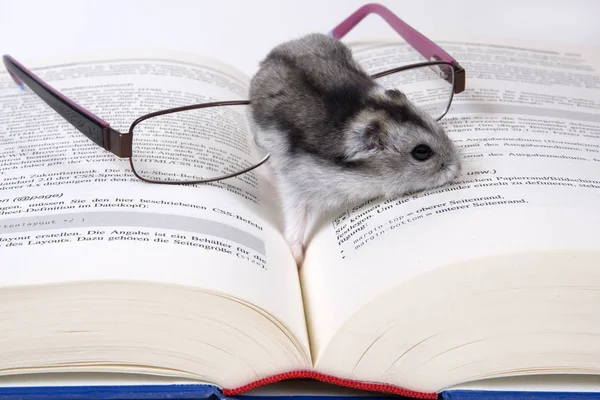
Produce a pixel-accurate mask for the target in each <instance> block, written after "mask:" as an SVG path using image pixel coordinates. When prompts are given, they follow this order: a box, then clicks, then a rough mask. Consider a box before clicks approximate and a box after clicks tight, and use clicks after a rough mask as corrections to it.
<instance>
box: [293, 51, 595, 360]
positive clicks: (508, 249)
mask: <svg viewBox="0 0 600 400" xmlns="http://www.w3.org/2000/svg"><path fill="white" fill-rule="evenodd" d="M440 45H441V46H442V47H443V48H444V49H445V50H446V51H447V52H448V53H449V54H451V55H452V56H454V57H455V58H456V59H457V60H458V62H459V63H460V64H461V65H462V66H463V67H464V68H465V69H466V77H467V79H466V88H467V89H466V90H465V91H464V92H463V93H459V94H457V95H455V97H454V101H453V103H452V107H451V109H450V111H449V113H448V114H447V115H446V116H445V117H444V118H443V119H442V121H441V123H442V125H443V126H444V127H445V128H446V129H447V132H448V133H449V135H450V136H451V137H452V139H453V140H454V141H455V142H456V143H457V145H458V146H459V147H460V149H461V152H462V159H463V172H462V175H461V177H460V178H459V179H458V180H457V181H456V182H454V183H452V184H451V185H448V186H446V187H443V188H436V189H432V190H428V191H425V192H420V193H412V194H408V195H406V196H403V197H400V198H396V199H390V200H383V199H373V200H372V201H368V202H365V203H364V204H359V205H357V206H356V207H353V208H350V209H348V210H345V211H343V212H341V213H339V214H338V215H336V216H334V218H332V219H330V220H329V219H328V220H324V221H321V222H320V223H319V224H317V230H316V233H315V234H314V237H313V239H312V241H311V243H310V244H309V246H308V250H307V256H306V263H305V265H304V267H303V269H302V271H301V273H302V281H303V287H304V288H305V292H304V295H305V299H306V300H305V301H306V303H307V310H308V311H307V315H308V318H309V331H310V338H311V346H312V351H313V357H314V358H315V362H316V366H317V368H318V367H319V356H320V355H322V353H323V351H324V350H325V349H326V347H327V345H328V342H329V341H330V340H331V339H332V337H333V336H334V334H335V333H336V331H337V330H338V329H339V328H340V327H341V326H342V324H344V322H345V321H347V320H348V319H349V318H350V317H351V316H352V315H353V314H354V313H355V312H356V311H357V310H358V309H359V308H360V307H361V306H363V305H365V304H367V303H368V302H369V301H370V300H372V299H373V298H374V297H376V296H378V295H382V294H384V293H386V292H388V291H389V290H391V289H392V288H394V287H397V286H398V285H400V284H402V283H403V282H407V281H409V280H410V279H411V277H415V276H416V275H419V274H422V273H424V272H426V271H429V270H432V269H434V268H439V267H443V266H444V265H450V264H452V263H460V262H466V261H468V260H473V259H478V258H485V257H490V256H495V255H502V254H516V253H519V252H528V251H535V252H543V251H545V250H550V249H553V248H561V249H568V250H572V251H577V250H584V249H585V250H594V251H600V241H598V237H600V209H599V207H598V204H600V68H599V66H600V63H598V60H599V58H598V52H597V50H596V51H595V52H591V51H589V52H586V51H585V50H582V51H579V50H575V49H567V50H556V49H546V50H544V49H539V48H533V47H528V46H524V45H491V44H477V43H467V42H449V41H448V42H440ZM354 52H355V56H356V57H357V59H358V60H359V61H360V62H361V63H362V64H363V65H365V68H366V69H367V70H368V71H369V72H372V73H374V72H376V71H380V70H386V69H389V68H392V67H395V66H398V65H404V64H409V63H411V62H415V61H417V60H418V58H416V57H415V55H414V51H412V50H411V49H409V48H408V46H406V45H405V44H400V45H391V44H390V43H379V44H361V45H359V46H356V47H354ZM465 278H467V277H465ZM432 296H435V293H432ZM415 307H418V305H415Z"/></svg>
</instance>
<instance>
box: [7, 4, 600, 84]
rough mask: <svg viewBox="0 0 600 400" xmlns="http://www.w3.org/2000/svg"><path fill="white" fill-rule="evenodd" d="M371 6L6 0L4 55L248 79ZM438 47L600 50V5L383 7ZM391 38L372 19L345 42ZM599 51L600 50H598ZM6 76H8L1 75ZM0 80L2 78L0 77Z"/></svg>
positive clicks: (388, 31)
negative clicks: (265, 62)
mask: <svg viewBox="0 0 600 400" xmlns="http://www.w3.org/2000/svg"><path fill="white" fill-rule="evenodd" d="M365 3H366V1H359V0H347V1H342V0H336V1H326V0H294V1H285V0H280V1H275V0H270V1H267V0H259V1H244V0H220V1H206V0H204V1H200V0H197V1H191V0H188V1H183V0H160V1H159V0H151V1H150V0H148V1H128V0H120V1H116V0H102V1H96V0H95V1H85V0H78V1H75V0H72V1H66V0H52V1H42V0H37V1H25V0H23V1H17V0H0V54H10V55H12V56H13V57H15V58H16V59H17V60H20V61H22V62H24V63H25V62H26V61H27V60H28V59H32V58H42V57H45V56H56V55H62V54H66V53H71V52H82V51H84V52H88V51H96V50H110V49H129V48H135V49H153V48H154V49H156V48H163V49H171V50H183V51H187V52H193V53H199V54H202V55H206V56H209V57H212V58H217V59H219V60H221V61H224V62H227V63H231V64H232V65H234V66H235V67H237V68H239V69H241V70H242V71H243V72H245V73H247V74H252V73H254V72H255V71H256V70H257V68H258V62H259V61H260V60H261V58H262V57H264V56H265V55H266V53H267V52H268V51H269V50H270V49H271V47H273V46H274V45H276V44H278V43H279V42H282V41H285V40H288V39H291V38H294V37H298V36H301V35H303V34H305V33H309V32H323V33H327V32H328V31H329V30H331V29H332V28H333V27H334V26H335V25H337V24H338V23H339V22H340V21H341V20H343V19H344V18H345V17H347V16H348V15H350V14H351V13H352V12H353V11H354V10H356V9H357V8H358V7H360V6H361V5H363V4H365ZM381 3H382V4H384V5H386V6H387V7H388V8H390V9H391V10H392V11H393V12H394V13H396V15H398V16H399V17H400V18H402V19H404V20H405V21H406V22H407V23H409V24H410V25H412V26H413V27H414V28H415V29H417V30H418V31H420V32H421V33H423V34H425V35H426V36H430V37H431V38H432V39H434V38H444V37H445V36H455V35H460V36H461V37H464V36H467V37H471V38H473V39H476V38H477V36H478V35H484V36H504V37H511V38H523V39H533V40H541V41H554V42H561V43H566V44H580V45H595V46H598V48H599V49H600V1H595V0H568V1H554V0H545V1H544V0H542V1H533V0H502V1H497V0H495V1H484V0H462V1H459V0H447V1H443V0H442V1H440V0H437V1H436V0H423V1H421V0H396V1H385V0H382V1H381ZM385 36H395V32H394V31H392V30H391V29H390V28H389V27H387V25H386V24H385V22H384V21H383V20H381V19H380V18H379V17H377V16H370V17H367V18H366V19H365V20H363V22H362V23H361V24H360V25H359V26H358V27H357V28H355V30H353V31H351V32H350V34H349V35H348V36H347V38H348V39H349V40H352V39H371V38H376V37H385ZM599 51H600V50H599ZM2 72H3V71H2ZM0 73H1V72H0Z"/></svg>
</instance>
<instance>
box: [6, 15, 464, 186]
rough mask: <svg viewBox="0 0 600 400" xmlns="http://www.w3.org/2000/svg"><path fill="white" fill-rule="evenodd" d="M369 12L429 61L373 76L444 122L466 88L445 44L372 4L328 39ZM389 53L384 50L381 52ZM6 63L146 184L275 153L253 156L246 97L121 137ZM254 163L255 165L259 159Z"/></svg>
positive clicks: (237, 172) (220, 170)
mask: <svg viewBox="0 0 600 400" xmlns="http://www.w3.org/2000/svg"><path fill="white" fill-rule="evenodd" d="M369 14H377V15H379V16H380V17H382V18H383V19H384V20H385V21H386V22H387V23H388V24H389V25H390V26H391V27H392V28H393V29H394V30H395V31H396V32H397V33H398V34H399V35H400V36H401V37H402V38H403V39H404V40H405V41H406V43H408V44H409V45H410V46H412V48H413V49H414V50H416V51H417V52H418V53H419V54H420V57H423V58H424V59H425V60H427V61H423V62H417V63H411V64H409V65H404V66H399V67H395V68H391V69H386V70H385V71H382V72H378V73H375V74H373V75H371V76H372V77H373V78H374V79H376V80H377V82H378V83H379V84H380V85H381V86H383V87H384V88H385V89H398V90H400V91H401V92H403V93H404V94H405V95H406V96H407V98H408V99H409V100H411V101H412V102H413V103H415V104H416V105H417V106H419V107H421V108H422V109H423V110H425V111H426V112H428V113H429V114H430V115H431V116H432V117H433V118H435V119H436V120H440V119H441V118H443V117H444V115H446V113H447V112H448V110H449V109H450V105H451V103H452V99H453V96H454V94H455V93H460V92H462V91H463V90H464V88H465V70H464V69H463V68H462V67H461V66H460V65H459V64H458V62H457V61H456V60H455V59H454V58H452V57H451V56H450V55H449V54H448V53H446V52H445V51H444V50H442V49H441V48H440V47H439V46H438V45H436V44H435V43H433V42H432V41H431V40H429V39H427V38H426V37H425V36H423V35H422V34H420V33H419V32H417V31H416V30H415V29H413V28H412V27H410V26H409V25H408V24H406V23H405V22H403V21H402V20H401V19H400V18H398V17H397V16H396V15H394V14H393V13H392V12H391V11H390V10H389V9H387V8H385V7H384V6H382V5H379V4H367V5H365V6H363V7H361V8H359V9H358V10H357V11H355V12H354V13H353V14H352V15H350V16H349V17H348V18H346V19H345V20H344V21H342V22H341V23H340V24H339V25H338V26H336V27H335V29H333V30H332V31H331V32H330V33H329V35H330V36H331V37H333V38H336V39H342V38H343V37H344V36H345V35H346V34H347V33H348V32H349V31H350V30H352V29H353V28H354V27H355V26H356V25H358V23H360V22H361V21H362V20H363V19H364V18H365V17H366V16H368V15H369ZM382 51H383V52H384V53H385V52H386V51H387V50H386V48H385V46H384V47H383V48H382ZM3 61H4V64H5V66H6V68H7V70H8V72H9V73H10V75H11V76H12V78H13V79H14V81H15V82H16V83H17V84H18V85H19V86H21V87H22V88H24V85H27V86H28V87H29V88H30V89H31V90H32V91H33V92H34V93H36V94H37V95H38V96H39V97H40V98H41V99H42V100H43V101H45V102H46V103H47V104H48V105H49V106H50V107H52V108H53V109H54V110H55V111H56V112H57V113H58V114H60V115H61V116H62V117H63V118H64V119H65V120H66V121H67V122H69V123H70V124H72V125H73V126H74V127H75V128H77V129H78V130H79V131H80V132H81V133H83V134H84V135H85V136H87V137H88V138H89V139H90V140H92V141H93V142H94V143H96V144H97V145H98V146H100V147H102V148H104V149H105V150H108V151H110V152H111V153H113V154H115V155H116V156H118V157H121V158H129V163H130V165H131V169H132V171H133V173H134V174H135V176H136V177H137V178H139V179H141V180H143V181H145V182H149V183H162V184H195V183H207V182H214V181H219V180H223V179H228V178H231V177H236V176H237V177H240V179H250V178H249V177H247V176H242V175H243V174H245V173H247V172H249V171H252V170H254V169H255V168H257V167H259V166H260V165H262V164H264V163H265V162H266V161H267V160H268V158H269V155H268V154H266V155H264V156H256V155H255V154H250V153H251V151H249V148H250V147H249V140H250V136H249V135H248V132H249V123H248V113H249V110H248V109H247V108H248V106H249V104H250V102H249V101H247V100H236V101H219V102H211V103H204V104H194V105H189V106H184V107H176V108H170V109H165V110H160V111H156V112H152V113H149V114H146V115H142V116H141V117H139V118H138V119H136V120H135V121H133V123H132V124H131V126H130V127H129V132H126V133H121V132H118V131H116V130H115V129H113V128H111V127H110V125H109V124H108V123H107V122H105V121H104V120H102V119H101V118H99V117H97V116H96V115H94V114H92V113H91V112H89V111H87V110H86V109H84V108H83V107H82V106H80V105H78V104H76V103H75V102H73V101H72V100H70V99H68V98H66V97H65V96H63V95H62V94H61V93H59V92H58V91H57V90H55V89H54V88H52V87H50V85H48V84H47V83H45V82H43V81H42V80H41V79H40V78H39V77H37V76H36V75H35V74H33V73H32V72H31V71H29V70H28V69H27V68H25V67H24V66H23V65H21V64H20V63H19V62H17V61H16V60H15V59H14V58H12V57H11V56H9V55H4V56H3ZM253 158H254V160H253Z"/></svg>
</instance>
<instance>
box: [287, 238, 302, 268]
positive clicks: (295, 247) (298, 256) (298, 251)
mask: <svg viewBox="0 0 600 400" xmlns="http://www.w3.org/2000/svg"><path fill="white" fill-rule="evenodd" d="M290 249H291V250H292V255H293V256H294V260H296V266H297V267H298V268H300V267H301V266H302V263H303V262H304V246H303V245H302V243H299V242H295V243H292V245H291V246H290Z"/></svg>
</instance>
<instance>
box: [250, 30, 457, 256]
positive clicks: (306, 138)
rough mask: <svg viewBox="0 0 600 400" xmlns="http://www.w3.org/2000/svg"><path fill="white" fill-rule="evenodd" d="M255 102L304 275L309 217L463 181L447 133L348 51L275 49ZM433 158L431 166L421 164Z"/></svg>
mask: <svg viewBox="0 0 600 400" xmlns="http://www.w3.org/2000/svg"><path fill="white" fill-rule="evenodd" d="M249 97H250V102H251V106H250V112H249V114H250V115H249V116H250V120H251V125H252V127H253V133H254V136H255V137H254V139H255V141H256V143H257V145H258V146H259V147H261V148H263V149H264V150H266V151H267V152H269V153H270V158H269V161H268V165H270V168H271V170H272V172H273V173H274V176H275V179H276V185H277V187H278V189H279V192H280V195H281V200H282V203H283V208H284V219H285V221H284V223H285V238H286V240H287V241H288V243H289V245H290V247H291V250H292V254H293V255H294V258H295V259H296V262H297V263H298V266H300V265H301V263H302V261H303V257H304V235H305V230H306V227H307V221H308V218H309V216H310V217H313V216H314V217H316V216H318V214H320V213H321V212H324V211H333V210H334V209H337V208H339V207H343V206H348V205H351V204H355V203H357V202H359V201H365V200H368V199H372V198H376V197H381V196H383V197H386V198H393V197H396V196H400V195H402V194H405V193H406V192H413V191H420V190H423V189H428V188H432V187H436V186H440V185H443V184H446V183H448V182H449V181H451V180H453V179H455V178H456V177H457V176H458V175H459V173H460V162H459V156H458V153H457V150H456V148H455V146H454V144H453V142H452V140H451V139H450V138H449V137H448V136H447V135H446V133H445V132H444V130H443V129H442V127H441V126H440V125H439V124H438V123H437V122H436V121H435V120H434V119H432V118H431V117H429V116H428V115H427V114H425V113H424V112H422V111H421V110H420V109H418V108H416V107H415V106H414V105H413V104H412V103H410V102H409V101H408V100H407V98H406V97H405V96H404V94H402V93H401V92H399V91H397V90H391V91H390V90H388V91H386V90H384V89H383V88H381V87H380V86H378V85H377V83H376V82H375V81H374V80H373V79H371V78H370V77H369V75H368V74H367V73H366V72H365V71H364V70H363V69H362V68H361V67H360V66H359V65H358V63H357V62H356V61H355V60H354V59H353V57H352V53H351V51H350V49H349V48H348V47H347V46H346V45H344V44H342V43H341V42H340V41H339V40H336V39H333V38H330V37H328V36H326V35H323V34H309V35H306V36H304V37H302V38H299V39H295V40H291V41H289V42H286V43H282V44H280V45H278V46H276V47H275V48H274V49H273V50H272V51H271V52H270V53H269V54H268V55H267V56H266V58H265V59H264V60H263V61H262V62H261V63H260V68H259V70H258V72H257V73H256V74H255V75H254V76H253V78H252V80H251V84H250V93H249ZM418 146H421V147H420V148H419V149H417V147H418ZM423 146H426V147H423ZM427 148H429V150H431V151H432V155H431V156H430V158H428V159H427V160H425V161H419V160H417V159H416V158H415V157H419V158H424V157H425V156H426V155H427V152H428V150H427ZM419 152H420V153H419ZM416 153H419V154H416ZM415 154H416V156H415Z"/></svg>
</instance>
